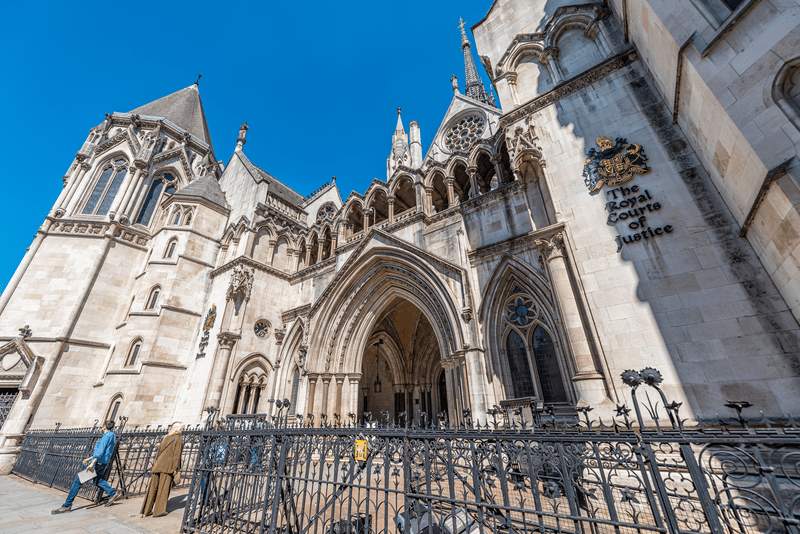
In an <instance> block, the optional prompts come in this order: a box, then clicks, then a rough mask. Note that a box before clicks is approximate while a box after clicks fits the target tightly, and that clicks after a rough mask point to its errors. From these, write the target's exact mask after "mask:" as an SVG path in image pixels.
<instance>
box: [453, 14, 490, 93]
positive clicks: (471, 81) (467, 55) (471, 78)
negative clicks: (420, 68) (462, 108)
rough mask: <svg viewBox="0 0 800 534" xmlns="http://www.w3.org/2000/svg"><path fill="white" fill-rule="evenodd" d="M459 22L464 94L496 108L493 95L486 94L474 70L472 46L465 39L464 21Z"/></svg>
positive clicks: (476, 71) (476, 70)
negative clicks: (462, 55)
mask: <svg viewBox="0 0 800 534" xmlns="http://www.w3.org/2000/svg"><path fill="white" fill-rule="evenodd" d="M459 21H460V22H461V23H460V24H459V28H461V50H462V51H463V52H464V83H465V86H466V88H465V90H464V94H465V95H467V96H468V97H470V98H473V99H475V100H477V101H479V102H483V103H484V104H488V105H490V106H493V107H497V105H496V104H495V102H494V95H492V94H490V93H487V92H486V88H485V87H484V86H483V81H482V80H481V77H480V76H478V69H476V68H475V63H474V62H473V61H472V46H471V45H470V43H469V39H468V38H467V33H466V32H465V31H464V20H463V19H461V18H459Z"/></svg>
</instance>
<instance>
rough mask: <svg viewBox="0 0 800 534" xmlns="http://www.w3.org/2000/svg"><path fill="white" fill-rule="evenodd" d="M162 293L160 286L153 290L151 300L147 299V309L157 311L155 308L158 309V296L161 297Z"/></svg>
mask: <svg viewBox="0 0 800 534" xmlns="http://www.w3.org/2000/svg"><path fill="white" fill-rule="evenodd" d="M160 293H161V288H160V287H158V286H156V287H155V288H154V289H153V290H152V291H151V292H150V298H149V299H147V309H148V310H154V309H155V307H156V304H158V295H159V294H160Z"/></svg>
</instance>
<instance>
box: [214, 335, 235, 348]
mask: <svg viewBox="0 0 800 534" xmlns="http://www.w3.org/2000/svg"><path fill="white" fill-rule="evenodd" d="M237 339H239V336H235V335H233V334H226V333H223V334H218V335H217V342H218V343H219V348H221V349H232V348H233V345H234V344H236V340H237Z"/></svg>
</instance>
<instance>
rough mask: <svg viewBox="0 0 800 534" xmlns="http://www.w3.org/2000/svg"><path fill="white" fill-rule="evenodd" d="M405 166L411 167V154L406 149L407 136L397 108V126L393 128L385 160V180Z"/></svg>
mask: <svg viewBox="0 0 800 534" xmlns="http://www.w3.org/2000/svg"><path fill="white" fill-rule="evenodd" d="M400 165H405V166H406V167H410V166H411V153H410V151H409V148H408V134H406V131H405V129H404V128H403V119H402V117H401V116H400V108H397V126H395V128H394V134H393V135H392V151H391V152H390V153H389V157H388V158H386V179H387V180H388V179H389V178H391V177H392V174H393V173H394V171H395V170H396V169H397V167H398V166H400Z"/></svg>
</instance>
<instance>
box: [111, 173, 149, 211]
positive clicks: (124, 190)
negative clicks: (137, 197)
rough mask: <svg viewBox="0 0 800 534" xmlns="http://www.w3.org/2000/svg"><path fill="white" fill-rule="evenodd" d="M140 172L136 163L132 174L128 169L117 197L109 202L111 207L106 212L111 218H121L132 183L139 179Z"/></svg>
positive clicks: (129, 195) (131, 193)
mask: <svg viewBox="0 0 800 534" xmlns="http://www.w3.org/2000/svg"><path fill="white" fill-rule="evenodd" d="M134 164H135V165H136V162H134ZM141 173H142V169H141V168H140V167H139V166H138V165H136V166H135V170H134V171H133V174H131V170H130V169H128V173H127V174H126V175H125V181H124V182H123V183H122V187H120V188H119V192H118V193H117V197H116V198H115V199H114V202H113V203H112V204H111V209H109V210H108V214H109V215H110V216H111V218H112V219H113V220H115V221H119V220H121V219H122V215H123V214H124V213H125V210H124V208H125V207H127V205H128V201H129V200H130V199H131V195H133V189H134V184H136V183H137V182H138V181H139V175H140V174H141Z"/></svg>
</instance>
